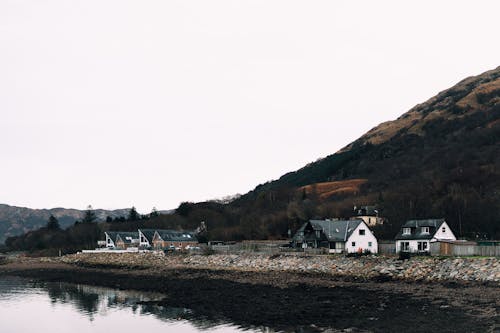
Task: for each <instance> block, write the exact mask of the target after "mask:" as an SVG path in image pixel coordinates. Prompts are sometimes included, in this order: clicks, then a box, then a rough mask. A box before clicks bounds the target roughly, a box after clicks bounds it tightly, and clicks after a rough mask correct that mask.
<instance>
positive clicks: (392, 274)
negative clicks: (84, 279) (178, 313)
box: [61, 253, 500, 283]
mask: <svg viewBox="0 0 500 333" xmlns="http://www.w3.org/2000/svg"><path fill="white" fill-rule="evenodd" d="M61 261H62V262H65V263H69V264H75V265H79V266H85V267H101V268H105V267H110V268H135V269H147V268H155V269H158V270H164V269H171V268H177V269H183V268H184V269H209V270H232V271H250V272H266V271H270V272H294V273H322V274H330V275H332V276H337V277H345V278H354V279H361V280H363V279H364V280H373V279H375V280H404V281H429V282H430V281H459V282H464V281H475V282H489V283H497V282H500V260H499V259H498V258H494V257H491V258H474V257H470V258H442V257H440V258H436V257H415V258H412V259H410V260H398V259H397V258H396V257H384V256H365V257H359V258H353V257H345V256H341V255H336V256H325V255H323V256H300V255H271V256H270V255H260V254H248V253H246V254H241V255H234V254H233V255H223V254H214V255H164V254H163V253H125V254H109V253H106V254H82V253H80V254H75V255H69V256H65V257H63V258H62V259H61Z"/></svg>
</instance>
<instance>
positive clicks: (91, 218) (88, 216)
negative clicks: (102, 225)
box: [82, 205, 97, 223]
mask: <svg viewBox="0 0 500 333" xmlns="http://www.w3.org/2000/svg"><path fill="white" fill-rule="evenodd" d="M95 220H97V216H96V215H95V213H94V210H93V209H92V206H91V205H88V207H87V210H86V211H85V215H84V216H83V220H82V222H83V223H92V222H95Z"/></svg>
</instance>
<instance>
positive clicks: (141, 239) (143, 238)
mask: <svg viewBox="0 0 500 333" xmlns="http://www.w3.org/2000/svg"><path fill="white" fill-rule="evenodd" d="M139 246H146V247H147V246H151V244H149V241H148V239H147V238H146V236H144V234H143V233H142V232H140V231H139Z"/></svg>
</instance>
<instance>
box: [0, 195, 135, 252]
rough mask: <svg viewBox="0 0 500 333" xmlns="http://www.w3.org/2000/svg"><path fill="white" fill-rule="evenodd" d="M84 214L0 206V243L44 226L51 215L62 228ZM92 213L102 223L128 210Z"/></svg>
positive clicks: (96, 211)
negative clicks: (107, 218) (109, 217)
mask: <svg viewBox="0 0 500 333" xmlns="http://www.w3.org/2000/svg"><path fill="white" fill-rule="evenodd" d="M84 212H85V211H83V210H78V209H66V208H52V209H30V208H25V207H15V206H9V205H5V204H0V243H3V242H4V240H5V239H6V238H7V237H9V236H14V235H20V234H23V233H25V232H27V231H29V230H33V229H38V228H40V227H42V226H45V225H46V224H47V221H48V219H49V217H50V215H51V214H52V215H54V216H55V217H56V218H57V219H58V220H59V224H60V225H61V227H63V228H64V227H67V226H69V225H72V224H73V223H75V221H77V220H79V219H82V217H83V214H84ZM94 212H95V214H96V216H97V220H98V221H104V220H105V219H106V217H108V216H111V217H113V218H116V217H120V216H127V215H128V212H129V209H128V208H127V209H117V210H103V209H96V210H95V211H94Z"/></svg>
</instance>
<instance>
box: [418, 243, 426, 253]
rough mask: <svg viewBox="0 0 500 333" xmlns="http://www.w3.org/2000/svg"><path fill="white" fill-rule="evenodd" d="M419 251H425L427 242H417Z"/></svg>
mask: <svg viewBox="0 0 500 333" xmlns="http://www.w3.org/2000/svg"><path fill="white" fill-rule="evenodd" d="M418 250H419V251H427V242H418Z"/></svg>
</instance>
